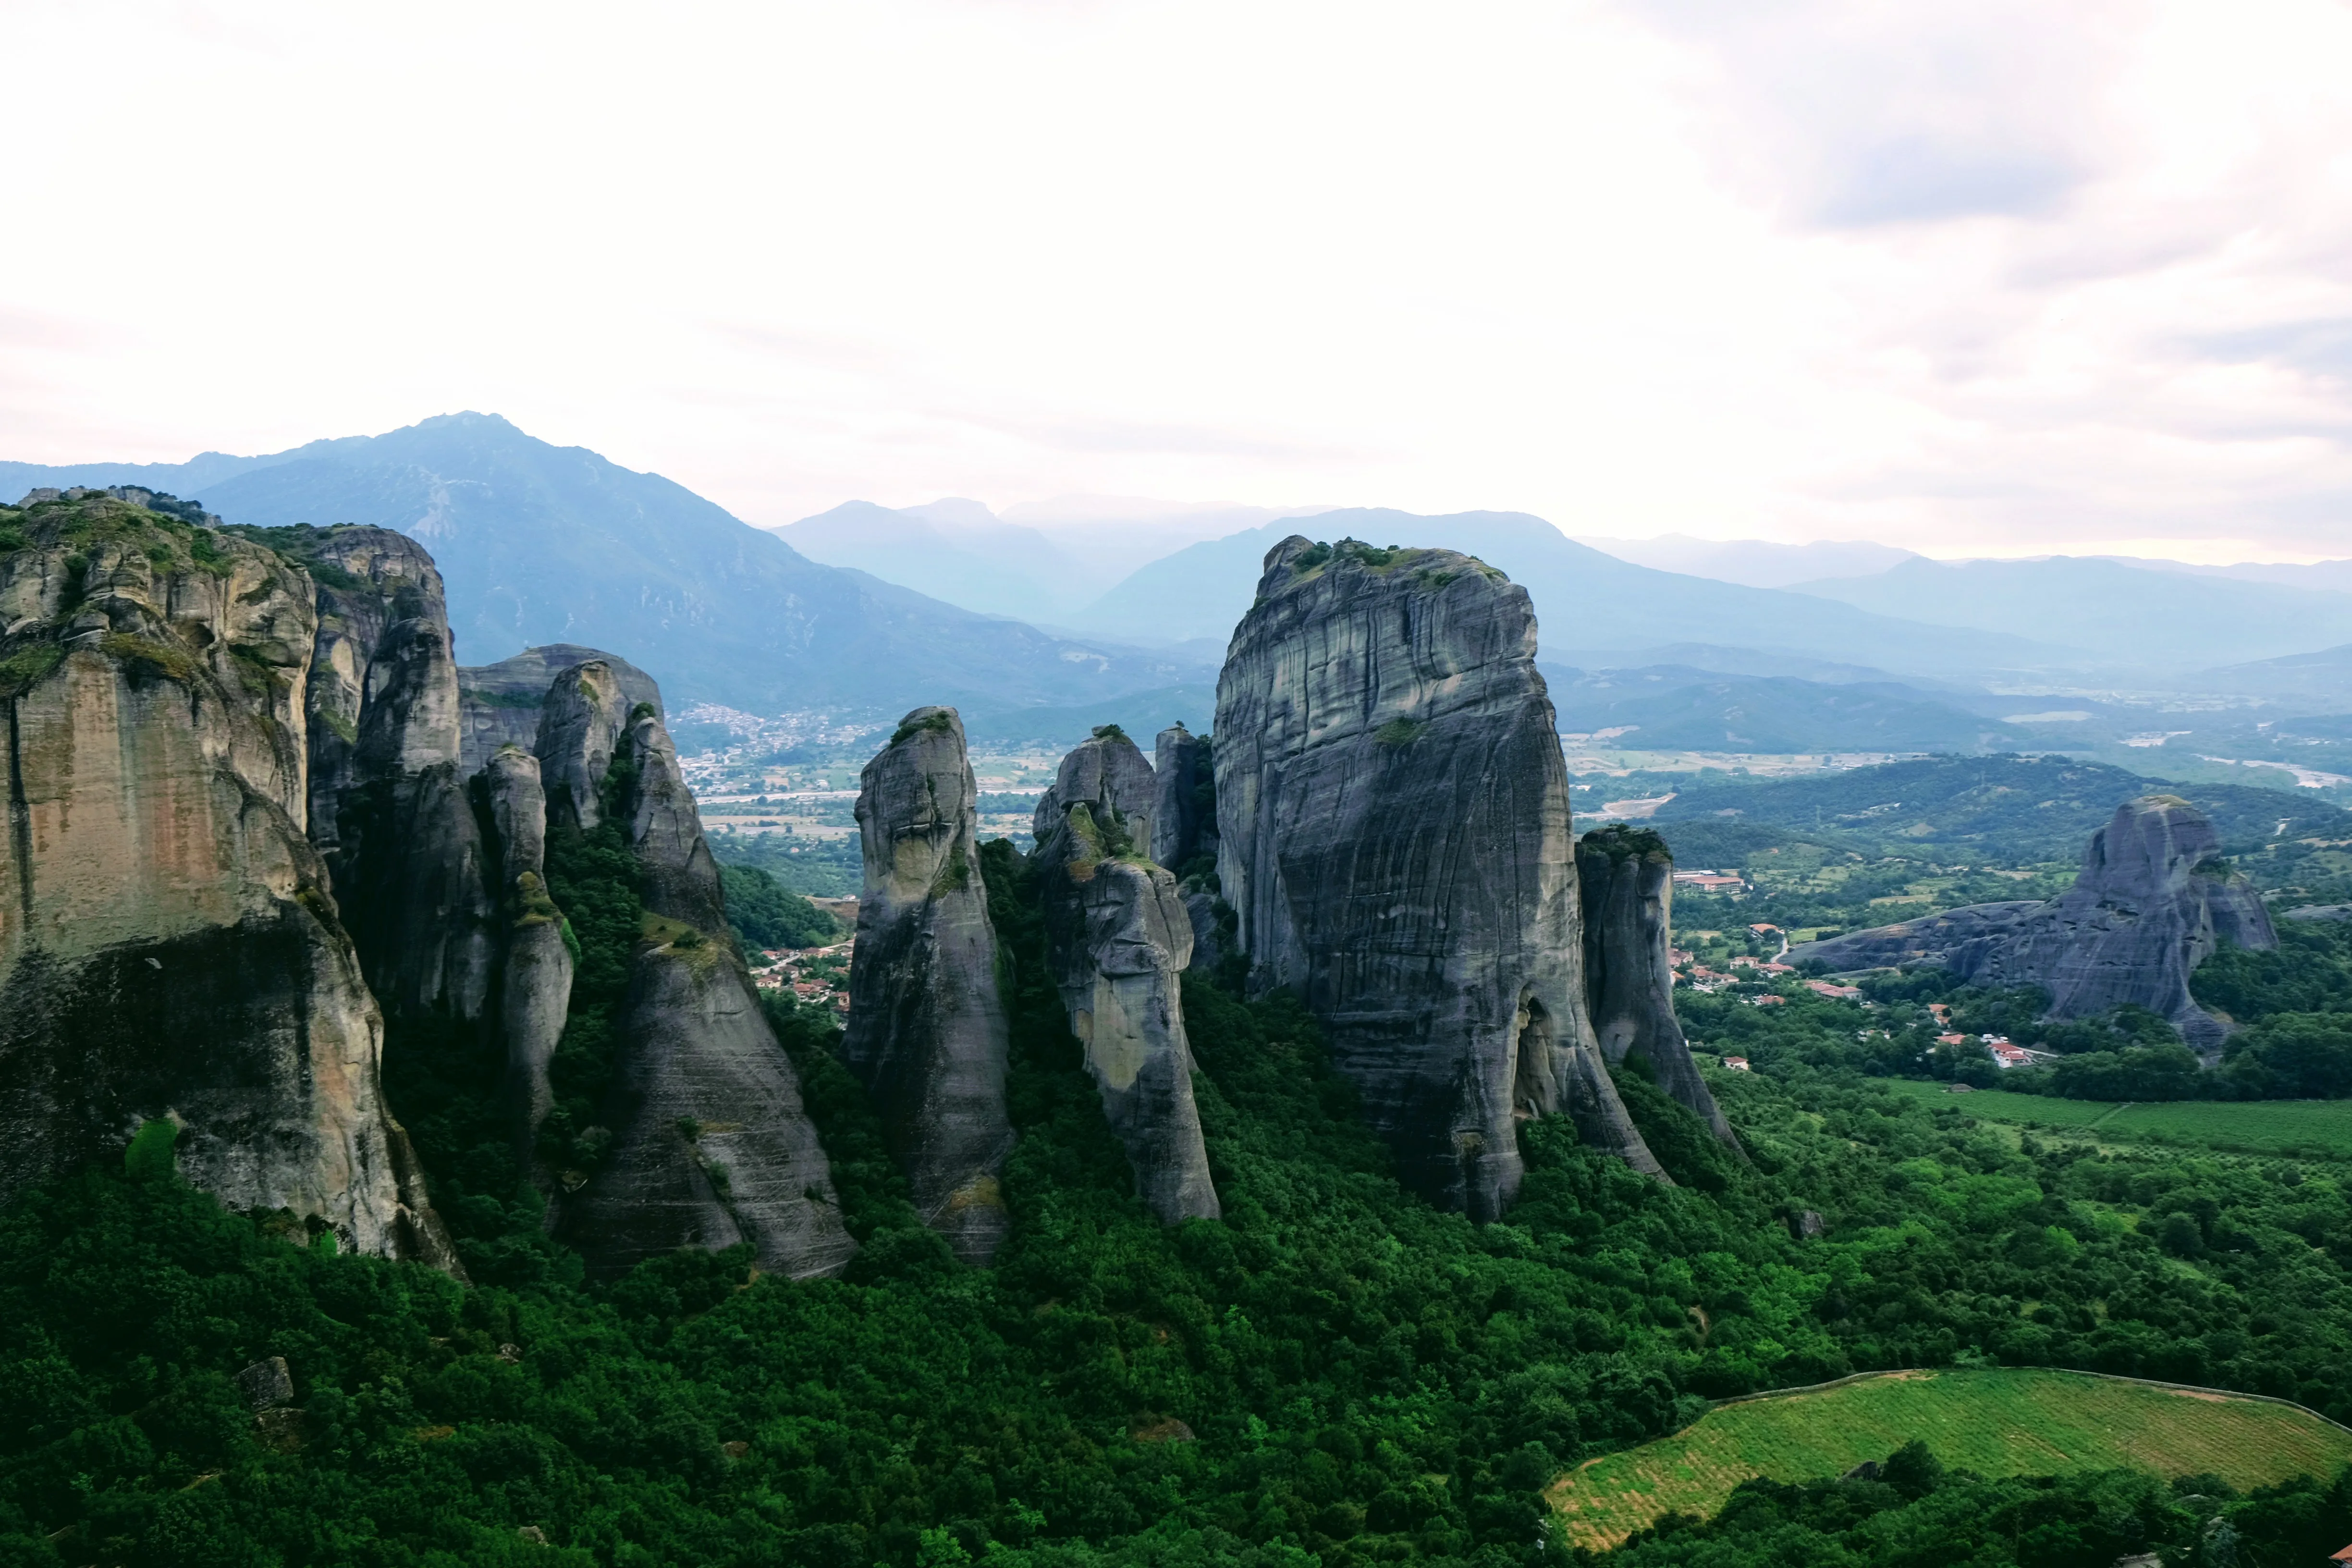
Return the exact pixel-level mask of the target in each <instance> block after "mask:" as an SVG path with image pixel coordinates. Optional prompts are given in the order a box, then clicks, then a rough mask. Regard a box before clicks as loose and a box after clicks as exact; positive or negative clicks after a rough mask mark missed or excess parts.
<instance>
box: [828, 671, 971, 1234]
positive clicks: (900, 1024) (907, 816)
mask: <svg viewBox="0 0 2352 1568" xmlns="http://www.w3.org/2000/svg"><path fill="white" fill-rule="evenodd" d="M979 799H980V795H979V789H978V786H977V785H976V784H974V783H973V782H972V774H971V762H970V761H969V759H968V757H967V755H966V752H965V750H964V736H963V721H962V720H961V717H960V716H959V715H958V714H957V712H956V710H954V709H952V708H918V709H916V710H914V711H913V712H911V713H909V714H908V715H907V716H906V718H904V719H903V720H901V721H899V723H898V731H897V732H896V733H895V734H893V735H892V736H891V739H890V743H889V744H888V745H887V746H885V747H884V748H883V749H882V751H881V752H880V753H879V754H877V756H876V757H875V759H874V760H873V761H872V762H870V763H866V771H865V773H864V774H863V775H862V776H861V777H860V779H859V781H858V793H857V827H858V834H859V842H860V845H861V847H862V848H863V850H864V854H865V863H866V882H865V890H864V892H863V894H862V895H861V896H860V898H859V899H858V901H857V943H856V948H855V949H854V950H853V953H852V958H851V963H850V971H849V1025H848V1029H847V1032H846V1033H845V1036H844V1037H843V1040H842V1054H843V1056H844V1058H845V1060H846V1061H847V1062H848V1064H849V1068H850V1070H851V1071H852V1072H854V1073H856V1075H857V1077H858V1079H859V1080H860V1081H861V1082H863V1083H864V1084H865V1085H866V1093H867V1095H868V1096H869V1097H870V1098H871V1099H872V1100H873V1102H874V1106H875V1109H876V1110H877V1111H878V1112H879V1113H880V1115H881V1118H882V1123H883V1126H884V1129H885V1130H886V1131H887V1133H888V1136H889V1139H890V1145H891V1151H892V1152H893V1153H895V1154H896V1155H897V1156H898V1161H899V1163H900V1164H901V1165H903V1166H904V1167H905V1168H906V1172H907V1177H908V1184H910V1185H911V1186H912V1188H913V1189H914V1198H915V1209H916V1212H917V1213H919V1214H920V1215H922V1216H923V1223H925V1224H926V1225H928V1226H930V1227H931V1228H932V1229H934V1230H936V1231H938V1232H939V1233H940V1235H942V1236H944V1237H947V1239H948V1242H949V1245H950V1247H953V1248H954V1249H955V1252H956V1255H957V1256H958V1257H959V1258H963V1259H965V1260H966V1261H967V1262H972V1263H985V1262H987V1261H988V1260H989V1259H990V1258H992V1257H993V1256H994V1254H995V1251H996V1248H997V1247H998V1246H999V1245H1000V1244H1001V1243H1002V1242H1003V1239H1004V1235H1005V1231H1006V1228H1007V1219H1006V1215H1005V1211H1004V1201H1003V1194H1001V1192H1000V1191H999V1190H998V1184H997V1179H998V1176H999V1174H1000V1173H1002V1171H1003V1166H1004V1157H1005V1155H1006V1154H1007V1153H1008V1152H1011V1150H1012V1148H1013V1122H1012V1119H1011V1117H1010V1116H1009V1115H1008V1114H1007V1113H1006V1110H1005V1105H1004V1073H1005V1057H1006V1037H1005V1015H1004V1004H1003V999H1002V998H1001V997H1000V996H999V994H998V992H997V973H996V972H997V952H996V931H995V928H994V927H993V926H992V925H991V924H990V923H989V918H988V888H987V885H986V883H985V882H984V881H983V880H982V876H981V867H980V848H979V843H978V837H979V833H978V824H979V815H978V806H979Z"/></svg>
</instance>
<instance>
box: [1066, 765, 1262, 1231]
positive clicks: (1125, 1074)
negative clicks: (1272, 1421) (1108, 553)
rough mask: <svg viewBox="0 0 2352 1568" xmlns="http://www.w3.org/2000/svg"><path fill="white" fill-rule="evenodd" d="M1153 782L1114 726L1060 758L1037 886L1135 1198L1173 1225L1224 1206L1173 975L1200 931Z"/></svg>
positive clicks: (1069, 1004) (1075, 1027) (1073, 1020)
mask: <svg viewBox="0 0 2352 1568" xmlns="http://www.w3.org/2000/svg"><path fill="white" fill-rule="evenodd" d="M1157 787H1158V785H1157V781H1156V780H1155V779H1154V777H1153V775H1152V772H1151V764H1150V763H1147V762H1145V761H1144V760H1143V753H1142V752H1139V751H1137V750H1136V749H1135V742H1132V741H1130V740H1129V739H1128V738H1127V737H1126V736H1125V735H1123V734H1121V733H1120V732H1119V731H1118V730H1117V729H1116V728H1113V727H1109V726H1106V727H1105V728H1103V729H1101V730H1098V731H1096V732H1095V735H1094V737H1093V738H1092V739H1091V740H1088V741H1087V742H1084V743H1083V744H1081V745H1080V746H1079V747H1078V748H1077V749H1076V751H1073V752H1071V753H1070V754H1069V755H1068V756H1066V757H1065V758H1063V759H1062V766H1061V770H1060V772H1059V773H1058V774H1057V775H1056V776H1055V781H1054V787H1053V788H1052V789H1050V790H1048V791H1046V792H1045V796H1044V798H1043V799H1041V800H1040V801H1039V802H1038V803H1037V814H1036V820H1035V827H1036V837H1037V848H1036V850H1035V854H1036V856H1037V859H1038V886H1039V888H1040V889H1041V890H1042V896H1043V900H1044V903H1045V935H1046V942H1047V946H1048V949H1049V952H1050V962H1051V963H1052V964H1053V968H1054V978H1055V984H1056V985H1057V986H1058V987H1059V989H1060V991H1061V994H1062V1002H1063V1005H1064V1006H1065V1007H1066V1009H1067V1010H1068V1012H1069V1016H1070V1032H1071V1033H1072V1034H1074V1035H1076V1037H1078V1043H1079V1044H1080V1046H1082V1047H1084V1049H1085V1053H1086V1063H1087V1071H1088V1072H1089V1073H1091V1074H1092V1075H1093V1076H1094V1080H1095V1086H1096V1088H1097V1089H1098V1090H1099V1091H1100V1093H1101V1095H1102V1105H1103V1115H1104V1116H1105V1118H1106V1119H1107V1120H1108V1121H1109V1122H1110V1126H1111V1131H1113V1132H1115V1133H1117V1134H1118V1140H1119V1142H1120V1143H1121V1144H1122V1145H1123V1146H1125V1148H1126V1150H1127V1158H1128V1163H1129V1165H1131V1166H1132V1167H1133V1168H1134V1171H1135V1187H1136V1193H1137V1194H1138V1195H1139V1197H1141V1198H1142V1199H1143V1202H1144V1204H1145V1205H1146V1206H1147V1207H1149V1208H1150V1210H1151V1212H1152V1213H1153V1214H1155V1215H1159V1217H1160V1219H1161V1220H1162V1221H1163V1222H1165V1223H1167V1224H1170V1225H1173V1224H1175V1223H1176V1222H1177V1221H1179V1220H1184V1219H1214V1218H1216V1217H1217V1216H1218V1215H1219V1214H1220V1213H1221V1212H1222V1211H1221V1209H1220V1206H1219V1205H1218V1202H1217V1191H1216V1187H1215V1185H1214V1184H1213V1182H1212V1181H1211V1179H1210V1174H1209V1156H1208V1151H1207V1149H1206V1147H1205V1146H1204V1145H1203V1144H1202V1139H1201V1114H1200V1110H1199V1108H1198V1107H1197V1106H1196V1105H1195V1104H1194V1102H1193V1099H1192V1043H1191V1041H1190V1040H1188V1039H1187V1038H1186V1037H1185V1034H1184V998H1183V993H1182V989H1181V983H1180V981H1179V978H1178V976H1179V975H1180V974H1181V973H1182V971H1183V969H1184V968H1185V966H1186V965H1187V964H1189V963H1191V962H1192V922H1191V921H1190V919H1189V918H1188V917H1187V915H1186V913H1185V910H1184V904H1183V900H1182V899H1181V897H1179V896H1178V893H1177V891H1176V879H1175V878H1174V877H1172V876H1171V875H1170V874H1169V872H1168V871H1167V869H1166V868H1164V867H1161V866H1159V865H1157V864H1155V863H1154V862H1152V861H1151V860H1150V858H1149V857H1148V855H1147V853H1146V850H1147V848H1148V847H1149V846H1150V844H1151V842H1152V837H1151V833H1152V816H1153V811H1154V802H1155V797H1156V793H1157Z"/></svg>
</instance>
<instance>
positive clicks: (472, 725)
mask: <svg viewBox="0 0 2352 1568" xmlns="http://www.w3.org/2000/svg"><path fill="white" fill-rule="evenodd" d="M592 661H601V662H603V663H604V665H605V666H606V667H607V668H610V669H611V670H612V672H613V679H614V680H615V681H616V682H618V683H619V685H620V688H621V695H622V696H623V697H625V698H626V699H627V700H628V703H629V706H630V707H631V708H633V709H634V708H635V706H636V705H637V704H638V703H640V702H644V703H647V704H650V705H651V706H652V708H653V710H654V711H655V712H656V713H660V712H662V711H663V709H662V698H661V688H660V687H658V686H656V685H655V684H654V678H653V677H652V676H650V675H647V674H646V672H645V671H644V670H642V669H639V668H637V667H636V666H635V665H634V664H631V663H630V662H629V661H628V660H627V659H625V658H622V657H621V656H620V655H619V654H616V653H606V652H604V650H603V649H601V648H593V647H582V646H581V645H580V644H578V643H549V644H547V645H545V646H544V647H530V648H525V649H523V651H522V652H520V653H519V654H516V655H515V656H514V657H513V658H502V659H500V660H499V662H498V663H496V664H480V665H469V666H465V667H462V668H459V669H458V671H457V726H458V731H459V734H458V740H457V771H458V773H461V774H463V775H464V776H465V777H467V778H472V777H473V776H474V775H475V774H476V773H479V772H481V771H482V770H483V769H484V768H486V767H488V765H489V762H490V759H491V758H492V757H494V756H496V755H498V752H499V747H501V746H520V747H521V748H522V749H523V750H524V751H526V752H527V751H530V749H531V748H532V747H533V746H535V745H537V744H538V743H539V716H540V710H541V705H542V704H543V703H544V702H545V701H546V700H547V689H548V687H549V685H550V684H551V682H553V680H554V679H555V678H556V676H557V675H559V674H561V673H562V671H564V670H567V669H570V668H573V667H574V666H577V665H583V664H587V663H590V662H592Z"/></svg>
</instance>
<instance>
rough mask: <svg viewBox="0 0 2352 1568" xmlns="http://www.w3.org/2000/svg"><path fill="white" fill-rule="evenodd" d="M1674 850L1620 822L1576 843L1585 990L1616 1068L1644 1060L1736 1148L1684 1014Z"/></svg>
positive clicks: (1604, 1051)
mask: <svg viewBox="0 0 2352 1568" xmlns="http://www.w3.org/2000/svg"><path fill="white" fill-rule="evenodd" d="M1674 878H1675V861H1674V856H1673V855H1672V854H1671V853H1670V852H1669V851H1668V850H1667V848H1666V842H1665V840H1664V839H1663V838H1661V837H1658V835H1657V833H1656V832H1655V831H1654V830H1653V829H1650V828H1646V827H1633V826H1626V825H1623V824H1612V825H1611V826H1605V827H1597V828H1595V829H1593V830H1592V831H1591V832H1590V833H1588V834H1586V835H1585V836H1584V837H1581V838H1580V839H1578V840H1577V841H1576V884H1577V890H1578V894H1579V897H1580V900H1581V901H1582V904H1583V907H1584V994H1585V1000H1586V1003H1587V1005H1588V1007H1589V1009H1590V1011H1591V1016H1592V1033H1593V1037H1594V1038H1595V1039H1597V1040H1598V1041H1599V1042H1600V1046H1601V1056H1602V1057H1603V1058H1606V1059H1607V1060H1608V1061H1609V1062H1610V1063H1611V1064H1612V1065H1614V1064H1616V1063H1620V1062H1623V1061H1625V1060H1627V1059H1628V1058H1639V1059H1640V1060H1641V1061H1642V1062H1643V1063H1645V1064H1646V1065H1647V1066H1648V1068H1649V1070H1650V1073H1651V1075H1652V1076H1653V1077H1654V1079H1656V1080H1657V1083H1658V1087H1659V1088H1661V1089H1664V1090H1665V1091H1666V1092H1667V1093H1668V1094H1670V1095H1672V1096H1674V1097H1675V1099H1676V1100H1680V1101H1681V1102H1682V1103H1683V1104H1684V1105H1685V1106H1686V1107H1688V1108H1689V1110H1691V1111H1692V1113H1693V1114H1695V1115H1696V1116H1697V1117H1698V1119H1699V1120H1700V1121H1704V1122H1706V1124H1707V1127H1708V1129H1709V1130H1710V1131H1713V1132H1714V1133H1715V1135H1716V1136H1717V1138H1719V1139H1721V1140H1722V1141H1723V1142H1726V1143H1727V1144H1729V1145H1730V1146H1731V1147H1732V1148H1734V1149H1737V1148H1738V1147H1739V1139H1738V1135H1737V1134H1736V1133H1734V1132H1733V1131H1731V1123H1730V1122H1728V1121H1726V1120H1724V1115H1723V1111H1722V1110H1721V1109H1720V1108H1719V1107H1717V1104H1716V1103H1715V1096H1714V1095H1713V1094H1712V1093H1710V1092H1709V1091H1708V1089H1707V1087H1706V1079H1704V1078H1702V1077H1700V1076H1699V1070H1698V1064H1697V1063H1696V1062H1695V1061H1693V1060H1692V1059H1691V1050H1690V1041H1689V1040H1688V1039H1686V1038H1685V1037H1684V1036H1683V1026H1682V1024H1681V1022H1680V1021H1679V1020H1677V1019H1676V1018H1675V970H1674V960H1673V957H1672V956H1671V954H1670V953H1669V952H1668V949H1669V948H1670V947H1671V946H1672V945H1673V943H1672V940H1671V939H1672V935H1673V921H1674V886H1675V881H1674Z"/></svg>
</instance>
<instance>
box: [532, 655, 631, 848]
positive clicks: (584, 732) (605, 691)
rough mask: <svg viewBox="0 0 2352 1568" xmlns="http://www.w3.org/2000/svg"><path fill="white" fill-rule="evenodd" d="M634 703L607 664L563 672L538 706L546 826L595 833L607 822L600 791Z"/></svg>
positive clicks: (538, 747)
mask: <svg viewBox="0 0 2352 1568" xmlns="http://www.w3.org/2000/svg"><path fill="white" fill-rule="evenodd" d="M632 706H633V705H632V704H631V702H630V701H629V699H628V697H627V695H626V694H625V693H624V692H623V691H622V689H621V682H620V678H619V677H617V676H616V675H614V673H613V667H612V666H611V665H609V664H607V663H605V662H604V660H603V659H591V660H589V661H588V662H587V663H586V664H582V665H575V666H572V668H567V669H563V670H560V671H558V672H557V674H556V676H555V678H554V679H552V680H551V681H550V682H549V683H548V688H547V697H546V700H544V701H543V702H542V703H541V705H540V710H539V733H538V738H537V740H536V741H535V742H534V743H533V745H532V747H531V750H532V751H533V752H536V753H537V754H538V757H539V768H540V781H541V785H542V787H543V788H544V789H545V790H546V792H547V811H548V821H549V823H550V824H551V825H552V824H555V823H559V822H563V823H573V824H577V825H578V826H580V827H582V828H583V829H586V828H593V827H594V826H596V825H597V824H598V823H600V822H602V821H603V820H604V799H603V795H602V792H603V790H604V774H605V772H606V770H607V769H609V768H610V767H611V766H612V764H613V752H614V748H615V747H617V746H618V745H619V744H620V742H621V736H622V734H623V733H624V732H625V731H626V730H627V729H628V726H629V713H630V710H631V708H632Z"/></svg>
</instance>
